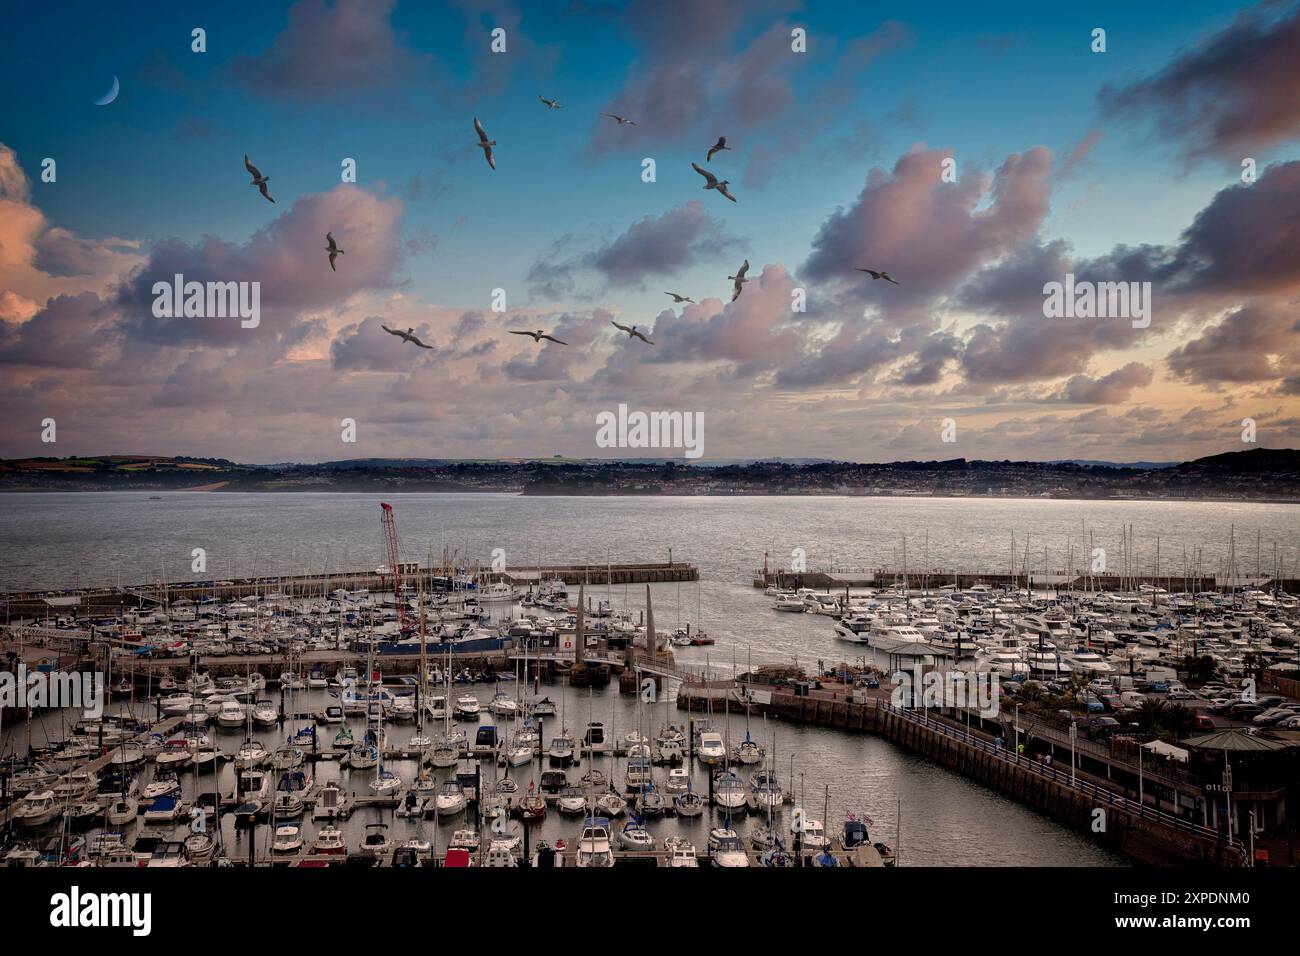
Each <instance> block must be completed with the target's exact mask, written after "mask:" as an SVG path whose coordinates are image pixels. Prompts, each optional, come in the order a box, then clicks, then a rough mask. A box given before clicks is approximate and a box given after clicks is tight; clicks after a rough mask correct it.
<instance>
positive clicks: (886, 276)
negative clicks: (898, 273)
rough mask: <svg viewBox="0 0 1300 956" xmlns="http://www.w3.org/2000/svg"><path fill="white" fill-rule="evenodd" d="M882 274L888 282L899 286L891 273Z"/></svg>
mask: <svg viewBox="0 0 1300 956" xmlns="http://www.w3.org/2000/svg"><path fill="white" fill-rule="evenodd" d="M880 274H881V276H883V277H884V278H885V280H886V281H888V282H892V283H894V285H898V280H897V279H895V278H894V277H893V276H891V275H890V274H889V273H887V272H882V273H880Z"/></svg>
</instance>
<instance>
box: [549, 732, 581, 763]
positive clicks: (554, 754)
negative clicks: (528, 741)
mask: <svg viewBox="0 0 1300 956" xmlns="http://www.w3.org/2000/svg"><path fill="white" fill-rule="evenodd" d="M573 751H574V740H573V737H572V736H571V735H570V734H566V733H561V734H559V735H557V736H555V737H552V738H551V746H550V747H548V748H547V749H546V757H547V759H548V760H549V761H550V763H551V765H552V766H557V765H558V766H562V767H567V766H568V765H569V764H571V763H572V762H573Z"/></svg>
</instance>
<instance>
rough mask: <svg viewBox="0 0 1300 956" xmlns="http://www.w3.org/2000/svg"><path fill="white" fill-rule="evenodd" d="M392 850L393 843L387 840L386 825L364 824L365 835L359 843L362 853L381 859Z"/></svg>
mask: <svg viewBox="0 0 1300 956" xmlns="http://www.w3.org/2000/svg"><path fill="white" fill-rule="evenodd" d="M392 848H393V841H392V840H390V839H389V838H388V824H386V823H367V824H366V835H365V837H364V838H363V839H362V841H361V852H362V853H365V854H368V855H370V856H374V857H378V858H380V859H383V858H384V857H386V856H387V855H388V854H389V852H390V851H391V850H392Z"/></svg>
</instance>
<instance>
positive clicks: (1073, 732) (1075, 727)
mask: <svg viewBox="0 0 1300 956" xmlns="http://www.w3.org/2000/svg"><path fill="white" fill-rule="evenodd" d="M1078 736H1079V724H1078V722H1077V721H1073V720H1072V721H1070V787H1071V788H1073V787H1074V785H1075V773H1074V765H1075V760H1074V741H1075V740H1076V739H1077V738H1078Z"/></svg>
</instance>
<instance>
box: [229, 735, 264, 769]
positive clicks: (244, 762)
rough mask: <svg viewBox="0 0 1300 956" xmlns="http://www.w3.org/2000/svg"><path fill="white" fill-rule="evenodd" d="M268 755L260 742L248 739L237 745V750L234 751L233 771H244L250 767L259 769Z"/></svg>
mask: <svg viewBox="0 0 1300 956" xmlns="http://www.w3.org/2000/svg"><path fill="white" fill-rule="evenodd" d="M270 756H271V755H270V753H268V752H267V749H266V748H265V747H263V746H262V742H261V741H260V740H253V739H251V738H250V739H248V740H245V741H244V742H243V743H242V744H240V745H239V750H237V751H235V769H236V770H244V769H247V768H252V767H260V766H262V764H264V763H266V761H267V759H268V758H269V757H270Z"/></svg>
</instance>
